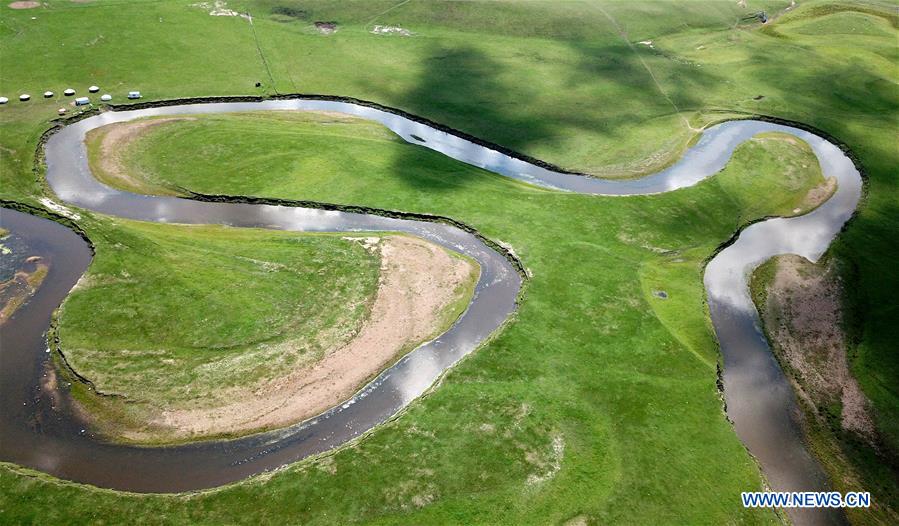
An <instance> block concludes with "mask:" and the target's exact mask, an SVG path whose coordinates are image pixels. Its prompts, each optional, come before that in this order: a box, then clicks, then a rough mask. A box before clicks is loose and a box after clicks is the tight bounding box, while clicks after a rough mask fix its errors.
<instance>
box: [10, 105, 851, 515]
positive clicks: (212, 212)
mask: <svg viewBox="0 0 899 526" xmlns="http://www.w3.org/2000/svg"><path fill="white" fill-rule="evenodd" d="M262 110H319V111H334V112H340V113H346V114H350V115H355V116H358V117H362V118H365V119H369V120H374V121H377V122H380V123H382V124H384V125H385V126H387V127H388V128H389V129H391V130H392V131H394V132H395V133H396V134H397V135H399V136H400V137H402V138H404V139H405V140H407V141H409V142H411V143H415V144H420V145H422V146H424V147H427V148H431V149H433V150H435V151H438V152H440V153H443V154H445V155H447V156H450V157H452V158H454V159H457V160H459V161H462V162H465V163H468V164H471V165H475V166H478V167H481V168H485V169H487V170H490V171H493V172H496V173H498V174H501V175H504V176H507V177H512V178H515V179H519V180H523V181H526V182H529V183H531V184H535V185H539V186H544V187H548V188H554V189H557V190H559V191H568V192H579V193H588V194H596V195H617V196H627V195H640V194H652V193H661V192H666V191H671V190H676V189H678V188H683V187H687V186H691V185H694V184H696V183H698V182H699V181H701V180H703V179H705V178H707V177H710V176H712V175H714V174H715V173H716V172H717V171H719V170H720V169H721V168H723V167H724V166H725V164H726V163H727V161H728V160H729V159H730V157H731V155H732V153H733V151H734V149H735V148H736V147H737V146H738V145H739V144H741V143H742V142H744V141H746V140H748V139H749V138H751V137H752V136H754V135H755V134H757V133H761V132H769V131H779V132H784V133H789V134H792V135H794V136H796V137H798V138H800V139H802V140H804V141H806V142H807V143H809V145H810V146H811V147H812V149H813V150H814V152H815V155H816V156H817V157H818V160H819V162H820V164H821V167H822V171H823V173H824V176H825V177H835V178H836V179H837V183H838V186H837V190H836V192H835V194H834V195H833V196H832V197H831V198H830V199H829V200H828V201H826V202H825V203H824V204H822V205H821V206H820V207H818V208H817V209H816V210H814V211H813V212H811V213H809V214H806V215H803V216H800V217H795V218H774V219H769V220H766V221H762V222H759V223H756V224H753V225H751V226H750V227H748V228H746V229H745V230H743V231H742V232H741V233H740V235H739V236H738V238H737V239H736V241H735V242H734V243H733V244H731V245H730V246H728V247H727V248H725V249H724V250H722V251H721V252H719V253H718V254H717V255H716V256H715V257H714V258H713V259H712V260H711V261H710V262H709V264H708V266H707V267H706V271H705V275H704V281H705V286H706V291H707V294H708V301H709V309H710V312H711V316H712V321H713V324H714V327H715V332H716V334H717V336H718V339H719V341H720V343H721V352H722V354H723V357H724V385H725V395H726V399H727V404H728V416H729V417H730V418H731V419H732V420H733V422H734V427H735V429H736V432H737V434H738V436H739V437H740V439H741V440H742V441H743V443H744V444H745V445H746V447H747V448H748V449H749V451H750V452H751V453H752V454H753V455H754V456H755V457H756V458H757V459H758V461H759V463H760V464H761V467H762V470H763V472H764V473H765V475H766V477H767V478H768V481H769V483H770V485H771V487H772V488H773V489H775V490H784V491H786V490H803V491H813V490H824V489H826V488H827V483H826V479H825V477H824V475H823V472H822V470H821V468H820V466H819V465H818V463H817V462H816V461H815V459H814V458H813V457H812V456H811V455H810V454H809V452H808V450H807V448H806V447H805V444H804V443H803V440H802V436H801V430H800V414H799V412H798V409H797V406H796V402H795V398H794V395H793V392H792V389H791V387H790V384H789V382H788V380H787V379H786V378H785V377H784V375H783V373H782V371H781V370H780V368H779V366H778V364H777V362H776V361H775V360H774V358H773V356H772V354H771V351H770V349H769V348H768V345H767V342H766V341H765V338H764V336H763V335H762V332H761V330H760V329H759V319H758V314H757V312H756V310H755V308H754V306H753V304H752V301H751V299H750V296H749V291H748V286H747V279H748V276H749V275H750V273H751V271H752V270H753V269H754V268H755V267H757V266H758V265H759V264H761V263H763V262H764V261H765V260H767V259H768V258H770V257H772V256H775V255H778V254H799V255H802V256H804V257H806V258H808V259H810V260H812V261H816V260H817V259H818V258H819V257H820V256H821V255H822V254H823V253H824V251H826V249H827V247H828V246H829V244H830V242H831V241H832V240H833V238H834V237H835V236H836V235H837V234H838V233H839V231H840V230H841V228H842V226H843V225H844V224H845V222H846V221H847V220H848V219H849V217H851V215H852V213H853V212H854V210H855V207H856V206H857V204H858V201H859V199H860V197H861V190H862V181H861V177H860V174H859V172H858V171H857V170H856V168H855V166H854V164H853V163H852V161H851V160H850V159H849V158H848V157H847V156H846V155H845V154H844V153H843V152H842V151H841V150H840V149H839V148H838V147H837V146H835V145H834V144H832V143H830V142H828V141H827V140H825V139H823V138H821V137H819V136H817V135H814V134H812V133H810V132H807V131H804V130H800V129H797V128H793V127H789V126H783V125H779V124H772V123H768V122H761V121H753V120H744V121H731V122H726V123H723V124H719V125H716V126H713V127H711V128H709V129H708V130H706V131H705V132H704V133H703V135H702V136H701V138H700V140H699V141H698V142H697V143H696V144H695V145H694V146H693V147H691V148H690V149H689V150H688V151H687V152H686V153H685V154H684V155H683V157H682V158H681V159H680V160H679V161H678V162H677V163H675V164H674V165H673V166H671V167H669V168H667V169H665V170H663V171H661V172H659V173H656V174H653V175H650V176H647V177H645V178H642V179H637V180H626V181H620V180H619V181H612V180H603V179H596V178H590V177H585V176H581V175H575V174H566V173H559V172H555V171H552V170H550V169H547V168H545V167H542V166H538V165H536V164H531V163H528V162H526V161H523V160H521V159H518V158H515V157H511V156H509V155H506V154H503V153H500V152H498V151H496V150H493V149H490V148H489V147H486V146H482V145H479V144H475V143H473V142H471V141H468V140H466V139H464V138H462V137H459V136H457V135H455V134H453V133H451V132H447V131H442V130H438V129H435V128H432V127H430V126H428V125H427V124H423V123H421V122H417V121H415V120H411V119H409V118H407V117H405V116H401V115H397V114H394V113H391V112H389V111H386V110H384V109H378V108H373V107H369V106H365V105H359V104H352V103H348V102H336V101H328V100H314V99H291V100H268V101H262V102H233V103H202V104H184V105H179V106H164V107H158V108H148V109H142V110H129V111H115V112H105V113H102V114H100V115H97V116H94V117H90V118H87V119H84V120H82V121H80V122H77V123H74V124H71V125H69V126H66V127H65V128H63V129H62V130H61V131H59V132H57V133H55V134H54V135H53V136H51V137H50V139H49V140H48V142H47V145H46V149H45V153H46V161H47V181H48V183H49V184H50V187H51V188H52V189H53V191H54V192H55V193H56V195H57V196H58V197H59V198H60V199H61V200H62V201H64V202H66V203H69V204H71V205H75V206H78V207H82V208H85V209H89V210H93V211H96V212H100V213H104V214H109V215H114V216H119V217H125V218H129V219H137V220H142V221H156V222H171V223H190V224H198V223H203V224H224V225H231V226H237V227H257V228H271V229H280V230H292V231H331V232H335V231H336V232H364V231H400V232H406V233H410V234H414V235H417V236H420V237H422V238H425V239H428V240H430V241H433V242H436V243H438V244H440V245H442V246H444V247H447V248H450V249H452V250H456V251H458V252H462V253H464V254H467V255H469V256H471V257H473V258H474V259H475V260H477V261H478V263H479V264H480V266H481V278H480V280H479V282H478V284H477V288H476V291H475V295H474V297H473V299H472V301H471V304H470V305H469V308H468V310H467V311H466V312H465V314H463V315H462V317H461V318H460V319H459V321H458V322H457V323H456V324H455V325H454V326H453V327H452V328H450V329H449V330H448V331H447V332H446V333H444V334H443V335H441V336H440V337H438V338H437V339H435V340H434V341H432V342H428V343H426V344H424V345H422V346H421V347H419V348H417V349H415V350H414V351H413V352H412V353H410V354H409V355H408V356H406V357H405V358H404V359H402V360H401V361H399V362H398V363H397V364H396V365H395V366H393V367H391V368H390V369H388V370H386V371H384V372H383V373H382V374H381V375H379V376H378V377H377V378H376V379H375V380H373V381H372V382H371V383H370V384H369V385H367V386H366V387H364V388H363V389H362V390H361V391H360V392H359V393H357V394H356V395H355V396H354V397H353V398H352V399H350V400H349V401H347V402H346V403H344V404H341V405H339V406H337V407H335V408H332V409H331V410H329V411H327V412H326V413H324V414H322V415H321V416H319V417H317V418H314V419H312V420H310V421H307V422H303V423H301V424H298V425H295V426H292V427H289V428H286V429H282V430H278V431H273V432H269V433H263V434H258V435H253V436H250V437H245V438H241V439H236V440H230V441H209V442H201V443H196V444H189V445H182V446H170V447H157V448H143V447H133V446H122V445H113V444H108V443H105V442H102V441H100V440H98V439H96V438H95V437H93V436H92V435H91V434H90V431H89V429H88V428H87V426H86V425H85V424H84V423H83V422H82V421H81V420H80V418H79V417H78V416H77V414H75V413H74V412H72V411H69V410H67V402H66V397H65V396H59V395H58V393H57V394H56V395H54V394H53V393H54V391H53V390H52V389H41V388H40V385H41V380H42V379H46V377H47V376H45V375H51V376H52V370H48V368H47V367H46V366H45V362H46V359H47V356H48V354H47V352H46V349H47V345H46V343H45V342H46V340H45V337H44V336H43V335H44V333H45V331H46V330H47V327H48V325H49V321H50V315H51V312H52V310H53V309H54V308H55V307H56V306H57V305H59V303H60V302H61V301H62V300H63V298H64V297H65V296H66V294H68V291H69V290H70V289H71V287H72V286H73V285H74V283H75V282H76V281H77V279H78V277H79V276H80V275H81V273H82V272H83V271H84V270H85V269H86V267H87V265H88V263H89V260H90V253H89V249H88V248H87V246H86V244H85V243H84V242H83V241H82V240H81V239H80V238H79V237H78V236H77V235H76V234H74V233H72V232H71V231H69V230H67V229H65V228H64V227H62V226H59V225H56V224H54V223H51V222H50V221H46V220H42V219H37V218H34V217H31V216H27V215H25V214H19V213H17V212H13V211H10V210H6V209H4V210H3V212H2V216H0V217H2V223H3V226H4V228H9V229H11V230H15V231H16V232H18V233H19V234H20V235H22V236H25V237H28V238H29V239H33V240H34V243H35V244H36V245H39V246H40V249H41V250H42V251H43V252H42V253H41V255H45V257H46V258H48V259H50V260H51V261H64V262H65V263H64V264H56V265H51V274H50V275H49V276H48V278H47V279H46V280H45V284H44V285H43V286H42V287H41V289H40V290H39V291H38V293H37V295H36V296H35V297H34V298H33V299H32V300H31V301H30V302H29V303H28V304H27V305H26V306H25V307H23V308H22V309H20V311H19V312H18V313H17V314H16V315H15V316H14V317H13V318H12V319H11V320H10V321H9V322H8V323H6V324H4V325H3V326H0V331H2V332H0V341H2V343H3V345H2V349H0V360H2V368H0V375H2V383H0V393H2V395H3V397H2V401H0V404H2V409H3V412H2V415H0V423H2V427H0V458H2V460H6V461H12V462H15V463H18V464H21V465H25V466H29V467H33V468H36V469H39V470H42V471H45V472H47V473H50V474H53V475H55V476H58V477H61V478H65V479H69V480H74V481H79V482H86V483H91V484H95V485H98V486H103V487H110V488H115V489H123V490H131V491H139V492H178V491H185V490H192V489H200V488H208V487H214V486H218V485H222V484H226V483H228V482H233V481H236V480H239V479H242V478H245V477H248V476H250V475H253V474H256V473H260V472H262V471H266V470H271V469H275V468H278V467H280V466H283V465H285V464H289V463H291V462H295V461H297V460H299V459H302V458H304V457H307V456H310V455H313V454H317V453H320V452H323V451H327V450H329V449H332V448H334V447H337V446H340V445H341V444H344V443H346V442H347V441H349V440H352V439H353V438H355V437H358V436H359V435H360V434H362V433H364V432H366V431H368V430H370V429H372V428H373V427H374V426H376V425H378V424H379V423H382V422H384V421H385V420H387V419H388V418H390V417H391V416H393V415H395V414H396V413H397V412H398V411H399V410H401V409H402V408H403V407H405V406H407V405H408V404H409V403H410V402H411V401H412V400H414V399H415V398H417V397H418V396H420V395H421V394H422V393H423V392H425V391H426V390H427V389H428V388H429V387H430V386H432V385H433V384H434V382H435V381H436V380H437V379H438V378H439V377H440V375H441V374H443V372H444V371H446V370H447V369H448V368H450V367H451V366H452V365H454V364H455V363H457V362H458V361H459V360H460V359H461V358H462V357H464V356H465V355H467V354H468V353H470V352H471V351H473V350H474V349H475V348H476V347H477V346H478V345H479V344H480V343H482V342H483V341H484V340H485V339H486V338H487V337H489V336H490V335H491V334H492V333H493V332H494V331H496V330H497V329H498V328H499V327H500V326H501V325H502V324H503V322H504V321H505V320H506V319H507V318H508V317H509V315H511V314H512V312H513V311H514V309H515V306H516V303H515V302H516V298H517V295H518V292H519V290H520V288H521V285H522V278H521V276H520V275H519V274H518V273H517V272H516V269H515V267H514V266H513V265H512V263H511V262H510V261H509V260H508V259H506V257H504V256H503V255H501V254H499V253H498V252H496V251H494V250H492V249H491V248H489V247H488V246H487V245H485V244H484V243H483V242H482V241H481V240H479V239H478V238H477V237H476V236H474V235H472V234H470V233H468V232H465V231H463V230H461V229H458V228H456V227H453V226H449V225H446V224H441V223H433V222H425V221H413V220H407V219H395V218H387V217H382V216H378V215H366V214H356V213H347V212H339V211H325V210H317V209H306V208H298V207H290V206H273V205H264V204H243V203H208V202H199V201H194V200H188V199H182V198H174V197H156V196H144V195H136V194H132V193H128V192H123V191H119V190H115V189H112V188H109V187H107V186H105V185H103V184H102V183H100V182H99V181H97V180H96V179H95V178H94V177H93V176H92V174H91V172H90V169H89V167H88V163H87V156H86V151H85V146H84V136H85V134H86V133H87V132H88V131H90V130H92V129H95V128H97V127H100V126H104V125H106V124H111V123H114V122H125V121H129V120H133V119H136V118H141V117H149V116H158V115H183V114H210V113H230V112H245V111H262ZM48 371H49V372H48ZM61 387H62V390H63V391H64V387H65V386H61ZM734 498H735V499H736V498H739V496H738V495H735V496H734ZM790 516H791V519H793V520H794V521H795V522H797V523H809V524H819V523H839V522H842V521H843V520H844V518H843V515H842V513H840V512H839V511H834V510H805V511H802V512H795V513H794V512H792V511H791V512H790Z"/></svg>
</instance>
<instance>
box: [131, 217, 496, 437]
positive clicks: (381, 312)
mask: <svg viewBox="0 0 899 526" xmlns="http://www.w3.org/2000/svg"><path fill="white" fill-rule="evenodd" d="M351 239H359V241H360V242H362V243H363V244H364V245H365V246H366V247H368V248H369V249H370V250H378V251H380V254H381V277H380V280H379V285H378V292H377V296H376V298H375V301H374V304H373V306H372V311H371V315H370V316H369V319H368V320H366V322H365V323H364V324H363V326H362V328H361V330H360V331H359V333H358V334H357V335H356V336H355V337H354V338H353V339H352V340H351V341H350V342H349V343H347V344H346V345H344V346H343V347H340V348H338V349H334V350H332V351H331V352H329V353H326V355H325V356H324V358H323V359H322V360H320V361H318V362H317V363H314V364H310V365H308V366H306V367H302V368H299V369H297V370H295V371H293V372H292V373H291V374H289V375H288V376H286V377H283V378H277V379H273V380H271V381H267V382H265V383H264V384H261V385H255V386H249V387H245V388H241V389H236V390H233V392H231V393H230V396H228V397H227V399H228V400H233V402H231V403H228V404H226V405H222V406H218V407H213V408H208V409H207V408H202V409H200V408H196V409H173V410H169V411H165V412H163V413H162V414H161V415H159V416H158V418H156V419H154V420H152V421H151V422H150V423H151V425H152V426H153V427H156V428H161V429H164V430H166V431H165V435H166V438H167V439H174V440H178V439H187V438H196V437H200V436H210V435H221V434H239V433H245V432H249V431H254V430H261V429H266V428H276V427H283V426H286V425H289V424H292V423H295V422H299V421H302V420H304V419H306V418H309V417H312V416H315V415H317V414H319V413H321V412H323V411H325V410H326V409H328V408H330V407H332V406H334V405H336V404H338V403H339V402H341V401H343V400H346V399H348V398H349V397H350V396H352V394H353V393H355V392H356V391H357V390H358V389H359V388H360V387H362V385H364V384H365V383H366V382H367V381H368V380H369V379H371V378H372V377H374V376H375V375H376V374H377V373H378V372H380V371H381V370H383V369H384V368H385V367H386V366H388V365H389V364H391V363H392V362H394V361H395V360H396V359H397V358H399V356H401V355H403V354H405V353H406V352H408V351H410V350H411V349H412V348H414V347H415V346H417V345H418V344H419V343H421V342H423V341H427V340H428V339H430V338H432V337H433V336H435V335H436V333H438V332H440V331H442V330H443V329H444V327H445V324H446V320H445V318H446V316H445V312H446V309H447V307H448V306H450V305H452V304H453V303H454V302H456V301H457V300H458V299H459V295H460V294H461V291H460V290H459V289H460V286H462V285H464V284H466V283H468V282H469V280H470V279H471V278H472V276H473V275H476V274H475V273H477V272H478V270H477V267H476V265H475V264H473V263H470V262H469V261H467V260H463V259H460V258H457V257H453V256H451V255H450V254H449V253H448V252H447V251H446V250H444V249H442V248H441V247H438V246H437V245H434V244H432V243H429V242H426V241H423V240H421V239H419V238H414V237H409V236H400V235H394V236H388V237H385V238H383V239H380V240H379V238H351ZM126 436H127V435H126ZM128 438H131V439H137V440H140V439H146V438H147V437H146V436H145V435H143V433H142V434H141V436H128Z"/></svg>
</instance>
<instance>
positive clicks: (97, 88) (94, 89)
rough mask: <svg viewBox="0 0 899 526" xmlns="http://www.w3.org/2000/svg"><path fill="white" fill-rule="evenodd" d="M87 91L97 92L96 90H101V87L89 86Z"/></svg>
mask: <svg viewBox="0 0 899 526" xmlns="http://www.w3.org/2000/svg"><path fill="white" fill-rule="evenodd" d="M87 91H89V92H91V93H96V92H98V91H100V88H99V87H98V86H91V87H89V88H87Z"/></svg>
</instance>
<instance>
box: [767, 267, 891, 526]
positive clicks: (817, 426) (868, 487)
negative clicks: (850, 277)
mask: <svg viewBox="0 0 899 526" xmlns="http://www.w3.org/2000/svg"><path fill="white" fill-rule="evenodd" d="M844 286H845V285H844V283H843V282H842V280H841V279H840V274H839V272H838V271H837V269H836V264H835V263H834V262H833V261H832V260H826V261H824V262H822V263H820V264H817V265H816V264H812V263H811V262H809V261H808V260H805V259H804V258H801V257H799V256H792V255H791V256H780V257H777V258H774V259H772V260H770V261H769V262H767V263H766V264H764V265H763V266H761V267H759V269H757V270H756V271H755V273H754V274H753V278H752V284H751V288H752V294H753V300H754V301H755V303H756V305H757V307H758V309H759V312H760V313H761V318H762V322H763V324H764V327H765V332H766V334H767V335H768V338H769V340H770V342H771V347H772V349H773V350H774V352H775V354H776V356H777V358H778V361H779V362H780V363H781V366H782V367H783V368H784V370H785V372H786V373H787V375H788V377H789V378H790V380H791V383H792V384H793V386H794V388H795V390H796V393H797V396H798V398H799V399H800V405H801V406H802V407H803V408H804V409H805V410H806V411H805V412H806V420H807V421H808V422H807V425H806V428H807V429H806V431H807V433H808V434H809V435H810V441H811V443H812V445H813V447H814V449H815V451H816V453H817V454H818V456H819V457H821V458H822V464H823V465H824V466H825V469H826V470H827V471H828V473H829V475H830V477H831V479H832V480H834V483H835V485H836V487H837V488H838V489H840V490H841V491H844V492H845V491H871V492H872V494H873V499H872V500H873V509H872V510H870V511H869V512H860V511H856V510H853V511H851V512H850V516H853V517H855V518H856V520H858V521H860V522H868V521H870V520H872V519H874V518H877V519H878V520H881V521H883V522H885V523H888V522H894V521H895V519H896V518H899V513H897V509H896V502H897V498H899V494H897V492H896V488H895V487H894V485H893V484H892V483H891V481H894V480H896V477H897V475H899V473H897V471H896V470H895V469H894V468H893V467H891V466H895V465H896V459H895V455H896V452H895V451H892V450H891V449H890V446H889V444H887V443H886V442H885V441H884V440H883V437H882V436H881V435H880V433H879V431H878V428H877V426H876V425H875V423H874V422H875V414H874V411H875V409H874V407H873V406H872V404H871V402H870V400H869V399H868V398H867V396H865V394H864V392H863V391H862V389H861V387H860V386H859V383H858V381H857V380H856V378H855V376H853V374H852V372H851V369H850V357H849V346H848V344H849V338H848V337H847V335H846V333H845V330H844V327H846V321H845V320H844V314H843V305H842V298H843V297H844V292H843V290H842V289H843V287H844Z"/></svg>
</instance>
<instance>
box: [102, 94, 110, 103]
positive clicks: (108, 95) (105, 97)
mask: <svg viewBox="0 0 899 526" xmlns="http://www.w3.org/2000/svg"><path fill="white" fill-rule="evenodd" d="M100 100H102V101H103V102H108V101H111V100H112V95H110V94H109V93H104V94H103V95H102V96H101V97H100Z"/></svg>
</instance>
